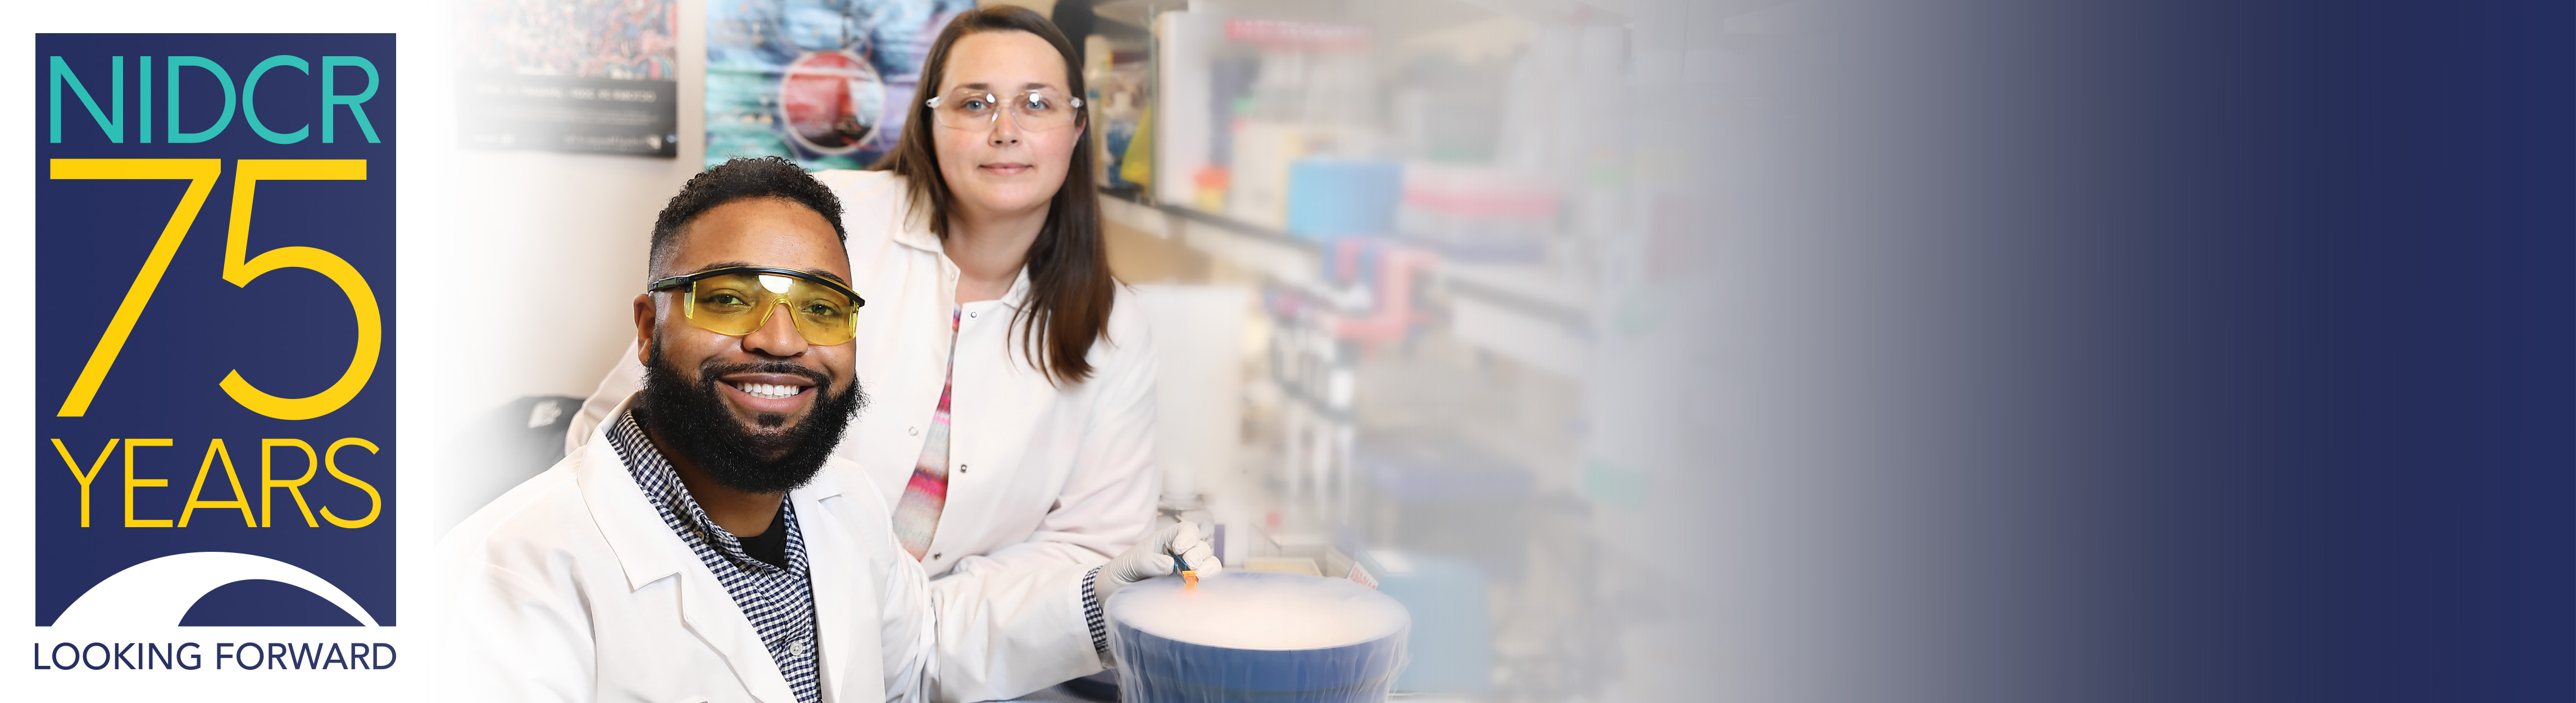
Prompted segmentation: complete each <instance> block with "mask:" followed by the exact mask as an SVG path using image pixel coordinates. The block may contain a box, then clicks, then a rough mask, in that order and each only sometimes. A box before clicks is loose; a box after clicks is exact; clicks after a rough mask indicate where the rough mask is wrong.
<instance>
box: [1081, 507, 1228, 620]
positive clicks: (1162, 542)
mask: <svg viewBox="0 0 2576 703" xmlns="http://www.w3.org/2000/svg"><path fill="white" fill-rule="evenodd" d="M1173 554H1179V555H1181V559H1182V560H1183V561H1187V562H1189V563H1190V568H1191V569H1192V570H1195V571H1197V572H1199V578H1207V577H1210V576H1215V575H1216V572H1218V571H1223V570H1224V569H1225V565H1224V564H1221V563H1218V562H1217V559H1216V551H1215V550H1214V549H1212V548H1210V547H1209V546H1208V543H1207V541H1206V540H1202V539H1199V526H1198V523H1194V522H1181V523H1178V524H1174V525H1172V526H1170V527H1165V528H1163V529H1160V530H1156V531H1155V532H1154V535H1153V536H1152V537H1147V538H1145V541H1143V542H1138V543H1136V546H1135V548H1133V549H1129V550H1127V553H1125V554H1120V555H1118V558H1115V559H1111V560H1109V563H1108V564H1106V565H1103V566H1101V567H1100V577H1099V578H1098V579H1097V580H1095V581H1093V582H1092V585H1091V588H1092V591H1093V593H1094V594H1096V595H1098V596H1099V598H1100V602H1101V603H1103V604H1106V603H1108V602H1109V595H1110V594H1112V593H1117V592H1118V589H1120V588H1124V587H1126V586H1127V585H1128V584H1131V583H1136V582H1139V581H1143V580H1145V579H1150V578H1155V577H1160V576H1170V575H1172V566H1173V565H1172V556H1171V555H1173Z"/></svg>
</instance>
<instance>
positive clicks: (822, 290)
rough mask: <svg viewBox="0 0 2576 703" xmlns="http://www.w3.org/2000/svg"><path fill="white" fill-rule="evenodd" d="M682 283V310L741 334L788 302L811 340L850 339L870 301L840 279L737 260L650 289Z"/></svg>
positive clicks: (709, 327) (705, 325)
mask: <svg viewBox="0 0 2576 703" xmlns="http://www.w3.org/2000/svg"><path fill="white" fill-rule="evenodd" d="M681 287H686V288H687V289H688V290H687V291H686V292H685V293H684V294H683V295H682V296H681V298H680V301H681V302H680V311H681V313H680V314H681V315H682V316H684V317H687V318H689V322H691V323H694V324H696V325H697V326H698V328H699V329H704V330H706V331H709V332H714V333H716V334H721V335H727V336H733V337H740V336H743V335H747V334H751V333H752V331H753V330H758V329H760V327H761V325H766V324H769V314H770V313H771V312H774V311H776V310H777V309H778V308H779V307H780V306H785V307H786V308H787V311H788V315H789V317H788V320H789V321H791V322H793V323H795V325H796V332H797V334H801V335H804V337H805V341H806V343H809V344H813V345H815V346H822V347H829V346H837V345H841V344H846V343H848V342H849V341H850V340H851V339H853V338H856V337H858V335H859V326H858V317H859V308H860V306H864V305H867V304H868V301H865V300H861V299H859V294H858V293H855V292H852V291H851V290H850V287H849V286H845V285H841V283H840V282H839V281H834V280H832V279H829V278H824V277H822V276H818V275H815V274H813V273H810V272H805V271H798V270H796V269H783V268H773V267H768V266H732V267H726V268H720V269H709V270H705V271H699V272H697V273H692V274H688V275H685V276H672V277H670V278H665V279H662V280H659V281H654V282H653V284H652V285H649V286H645V287H644V290H646V291H665V290H670V289H673V288H681Z"/></svg>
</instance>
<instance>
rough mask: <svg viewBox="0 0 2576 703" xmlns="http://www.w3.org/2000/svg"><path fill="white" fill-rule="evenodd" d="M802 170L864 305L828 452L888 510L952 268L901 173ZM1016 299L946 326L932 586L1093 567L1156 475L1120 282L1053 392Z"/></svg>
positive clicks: (1145, 511)
mask: <svg viewBox="0 0 2576 703" xmlns="http://www.w3.org/2000/svg"><path fill="white" fill-rule="evenodd" d="M814 177H815V178H816V179H818V180H821V181H822V182H823V183H824V185H827V186H830V187H831V188H832V192H833V193H834V194H836V195H838V196H840V199H841V206H842V214H841V222H842V227H843V228H844V229H846V230H848V232H849V239H848V241H847V248H848V250H849V254H850V273H851V274H852V280H851V281H850V285H851V287H852V288H853V289H855V290H857V291H858V293H859V296H860V297H862V298H865V299H866V300H867V305H866V306H865V307H861V308H860V309H859V319H858V325H859V335H858V340H857V344H858V349H857V354H856V360H855V366H856V370H857V374H858V379H859V382H860V383H863V384H865V388H866V389H867V392H868V407H867V409H865V410H862V411H860V413H859V417H858V419H857V420H856V421H855V422H853V423H852V424H851V425H850V433H849V437H848V439H846V440H845V441H843V442H842V443H841V446H840V449H839V451H838V453H839V454H840V456H842V457H843V458H847V459H849V460H850V461H851V462H853V463H855V464H857V465H858V467H859V470H860V472H861V473H862V474H864V475H865V476H866V479H865V480H866V481H867V482H868V483H871V484H873V485H874V486H875V487H876V489H877V491H878V492H879V493H880V494H881V495H884V496H885V497H886V499H887V501H888V503H887V504H888V505H892V504H893V501H894V500H896V499H898V498H900V497H901V496H902V495H903V490H904V485H905V484H906V483H907V482H909V481H911V480H912V471H913V465H914V464H915V463H917V462H918V461H919V460H920V458H921V449H922V442H923V441H924V440H925V439H927V436H928V435H929V432H927V430H928V429H929V426H930V417H931V412H932V411H933V410H934V409H936V408H937V407H938V405H939V391H940V388H941V386H942V385H943V384H944V383H945V382H946V381H947V379H948V377H949V346H950V344H951V340H950V334H949V327H948V325H949V315H950V311H951V310H952V309H956V308H958V307H960V306H958V305H957V304H956V300H957V266H956V264H954V263H952V262H950V261H949V260H948V257H947V256H945V255H943V254H942V253H941V252H942V249H941V247H940V245H941V243H940V241H939V237H937V236H935V235H932V234H931V233H930V230H929V229H928V226H927V224H926V223H925V222H924V221H923V220H922V219H921V218H919V217H916V216H915V215H916V213H915V212H914V210H913V209H912V208H911V207H910V200H909V199H910V196H909V195H908V194H907V191H906V189H905V185H904V179H903V177H901V176H897V175H894V174H893V173H891V172H886V171H822V172H818V173H815V174H814ZM1028 293H1029V277H1028V273H1027V272H1026V271H1022V272H1021V273H1020V277H1019V280H1018V281H1017V282H1016V283H1013V284H1012V285H1011V289H1010V291H1009V292H1008V293H1005V294H1004V295H1003V296H1002V298H1001V299H999V300H988V301H982V302H975V303H967V304H965V305H964V306H962V307H963V308H964V309H963V313H964V314H963V315H962V316H960V319H958V321H957V332H956V335H955V342H954V343H955V345H956V348H957V362H956V364H957V365H956V387H955V389H954V391H953V392H954V393H955V395H953V396H951V398H950V405H951V408H952V409H951V411H950V413H949V430H948V445H949V448H948V460H949V471H948V502H947V506H946V508H945V509H943V510H942V512H941V514H940V517H939V527H938V530H937V532H936V533H935V534H933V536H932V537H931V541H930V547H929V549H928V550H927V552H926V553H925V554H924V555H923V556H922V560H921V562H922V567H923V568H924V569H925V570H927V571H928V573H929V574H930V575H931V576H933V577H937V578H940V579H941V581H942V582H945V581H946V580H947V579H946V578H945V577H946V576H948V575H950V574H951V573H960V574H964V573H984V574H991V573H1000V572H1004V571H1010V570H1016V569H1021V568H1037V567H1045V566H1054V565H1063V564H1084V565H1096V564H1101V563H1104V562H1107V561H1108V560H1109V558H1110V557H1112V556H1116V555H1118V554H1120V553H1124V552H1126V551H1127V549H1128V548H1130V547H1133V546H1135V545H1136V543H1137V542H1140V541H1143V540H1144V539H1145V536H1146V535H1148V534H1151V533H1152V532H1153V530H1154V502H1155V498H1156V496H1157V495H1158V494H1160V493H1161V492H1162V490H1163V483H1162V474H1161V473H1160V472H1158V471H1155V470H1154V457H1153V452H1154V374H1155V371H1156V364H1155V361H1154V340H1153V335H1152V332H1151V331H1150V330H1149V329H1148V327H1147V325H1146V322H1145V310H1144V306H1143V305H1141V304H1139V303H1138V302H1137V300H1136V296H1135V294H1134V293H1132V292H1130V291H1128V290H1127V289H1126V288H1125V287H1123V286H1122V287H1120V288H1119V289H1118V292H1117V298H1116V302H1115V303H1113V304H1112V305H1113V307H1112V308H1111V309H1110V314H1109V338H1108V339H1105V340H1101V341H1098V342H1095V343H1093V344H1092V345H1091V353H1090V355H1089V360H1090V362H1091V367H1092V369H1093V374H1092V377H1091V380H1090V381H1087V382H1084V383H1081V384H1078V385H1073V386H1069V387H1064V388H1058V387H1056V386H1055V385H1054V384H1052V383H1050V382H1048V381H1047V379H1046V377H1045V376H1043V375H1041V374H1039V373H1038V370H1037V369H1036V368H1035V367H1033V366H1031V365H1030V364H1029V362H1028V359H1027V357H1026V356H1023V355H1022V354H1021V351H1022V350H1021V345H1020V344H1018V341H1019V340H1018V339H1017V338H1016V337H1015V336H1014V335H1013V334H1012V330H1011V328H1012V327H1014V325H1012V324H1011V317H1012V313H1013V312H1015V311H1017V310H1018V309H1019V306H1020V304H1021V303H1022V301H1024V300H1026V299H1027V297H1028ZM635 356H636V349H635V347H633V346H631V345H630V346H628V347H627V348H626V351H625V353H624V354H622V355H620V356H619V357H618V360H617V366H616V368H615V369H614V370H612V371H610V372H609V374H608V377H607V378H606V379H603V380H601V381H600V384H599V390H598V391H597V392H596V393H594V394H592V395H591V397H590V399H589V401H588V402H585V403H583V404H582V409H581V414H580V415H579V416H577V417H575V418H574V420H573V423H572V430H571V433H570V435H571V436H570V437H569V438H568V439H567V442H566V444H567V446H579V445H581V444H582V443H583V442H586V441H588V438H589V437H591V436H593V435H595V434H597V433H596V432H594V431H593V430H594V429H596V428H597V427H598V426H599V425H600V424H601V420H602V419H603V418H606V417H609V416H610V415H609V408H610V407H612V406H615V405H616V404H617V403H618V402H620V401H622V400H624V399H625V398H626V396H627V395H628V394H631V393H634V392H635V390H636V389H637V388H639V387H640V384H641V382H642V380H643V378H644V366H643V365H642V364H641V363H638V362H637V361H636V359H635ZM938 587H939V588H945V586H944V585H943V586H938Z"/></svg>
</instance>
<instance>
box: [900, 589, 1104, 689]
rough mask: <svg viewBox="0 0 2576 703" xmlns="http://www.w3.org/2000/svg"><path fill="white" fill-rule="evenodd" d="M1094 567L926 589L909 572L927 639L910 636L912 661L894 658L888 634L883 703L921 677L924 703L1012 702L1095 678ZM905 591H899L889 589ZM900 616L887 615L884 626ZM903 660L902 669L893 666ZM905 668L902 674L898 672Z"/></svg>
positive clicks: (923, 635)
mask: <svg viewBox="0 0 2576 703" xmlns="http://www.w3.org/2000/svg"><path fill="white" fill-rule="evenodd" d="M1091 569H1092V567H1089V566H1081V565H1069V564H1068V565H1057V566H1050V567H1042V568H1033V569H1015V570H1010V571H1004V572H1000V573H993V574H959V575H953V576H950V577H947V578H943V579H940V580H939V583H938V584H936V585H935V587H925V584H923V583H922V582H921V581H920V580H919V579H920V572H919V571H918V570H917V568H916V570H915V571H913V572H912V573H913V576H912V578H913V579H914V580H913V581H912V584H911V585H910V586H909V588H910V590H911V592H913V593H918V594H921V595H920V596H917V597H915V598H910V599H905V598H888V599H886V601H887V603H888V605H887V607H888V608H889V609H892V608H894V607H896V606H895V605H894V604H895V603H897V602H900V601H904V600H910V601H911V602H912V603H914V604H915V607H919V608H921V610H918V611H915V612H916V613H918V614H916V615H913V616H912V617H913V618H916V619H918V618H920V617H921V615H919V614H926V615H927V616H928V620H929V622H927V623H926V624H927V625H928V627H927V628H926V631H924V632H922V633H919V634H918V635H911V636H909V638H910V642H911V644H912V647H910V648H911V649H914V650H916V653H913V654H909V655H905V656H901V657H898V656H897V655H895V654H893V653H892V652H894V651H896V650H895V645H896V641H895V640H896V639H897V638H899V637H905V636H904V635H898V634H897V633H895V632H894V630H897V629H900V628H897V627H893V626H889V627H888V628H887V630H888V634H887V643H886V647H887V651H888V652H889V654H888V655H887V659H888V662H887V666H886V670H887V672H888V673H887V675H886V680H887V682H888V683H887V688H888V692H887V696H888V698H889V699H890V700H891V699H893V698H894V695H895V692H894V689H895V688H896V686H897V684H896V682H897V681H899V680H902V679H904V678H906V676H907V675H904V674H896V673H894V672H898V671H903V672H913V671H918V672H921V675H922V676H923V677H924V678H925V679H926V681H925V683H924V684H922V685H920V686H919V687H918V689H917V690H920V691H922V692H924V694H925V695H927V697H928V699H929V700H937V701H948V702H965V701H992V700H1009V699H1014V698H1018V697H1020V696H1024V695H1027V694H1029V693H1032V692H1035V691H1037V690H1039V689H1043V688H1046V687H1048V686H1053V685H1056V684H1058V683H1062V682H1064V681H1065V680H1067V679H1072V678H1076V677H1080V676H1085V675H1088V674H1091V673H1093V672H1097V671H1100V669H1101V664H1100V658H1099V655H1098V654H1097V653H1095V652H1093V651H1092V648H1091V634H1090V632H1091V631H1090V628H1089V626H1088V625H1087V624H1086V623H1085V621H1084V620H1083V616H1082V591H1081V588H1082V580H1083V577H1084V576H1085V575H1086V574H1089V573H1090V572H1091ZM887 587H888V588H889V589H903V588H905V586H904V585H902V584H888V586H887ZM903 617H904V616H903V615H902V614H898V613H893V612H888V613H887V614H886V622H888V623H894V622H897V621H899V619H901V618H903ZM898 659H900V661H898ZM897 667H905V668H897Z"/></svg>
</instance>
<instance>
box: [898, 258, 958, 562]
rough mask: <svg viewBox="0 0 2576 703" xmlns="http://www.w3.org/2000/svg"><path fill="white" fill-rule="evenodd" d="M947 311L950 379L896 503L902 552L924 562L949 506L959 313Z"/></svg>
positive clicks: (945, 385) (940, 393)
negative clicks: (950, 405) (950, 428)
mask: <svg viewBox="0 0 2576 703" xmlns="http://www.w3.org/2000/svg"><path fill="white" fill-rule="evenodd" d="M960 312H962V310H960V309H951V310H949V311H948V382H947V383H946V384H944V385H942V386H940V388H939V407H937V408H935V409H933V410H931V412H930V436H929V437H927V438H924V439H923V440H922V443H921V458H920V459H919V460H917V461H914V462H913V464H912V480H911V481H909V482H906V483H905V484H904V487H903V497H902V498H901V499H898V500H896V501H895V505H894V537H895V540H896V541H897V542H900V543H902V544H903V551H904V553H906V554H911V555H912V560H913V561H921V555H922V554H924V553H927V552H929V551H930V539H931V538H932V537H934V536H937V535H938V533H939V514H940V512H941V511H944V510H946V509H947V507H948V396H949V394H950V391H952V390H955V389H956V388H957V316H958V314H959V313H960Z"/></svg>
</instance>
